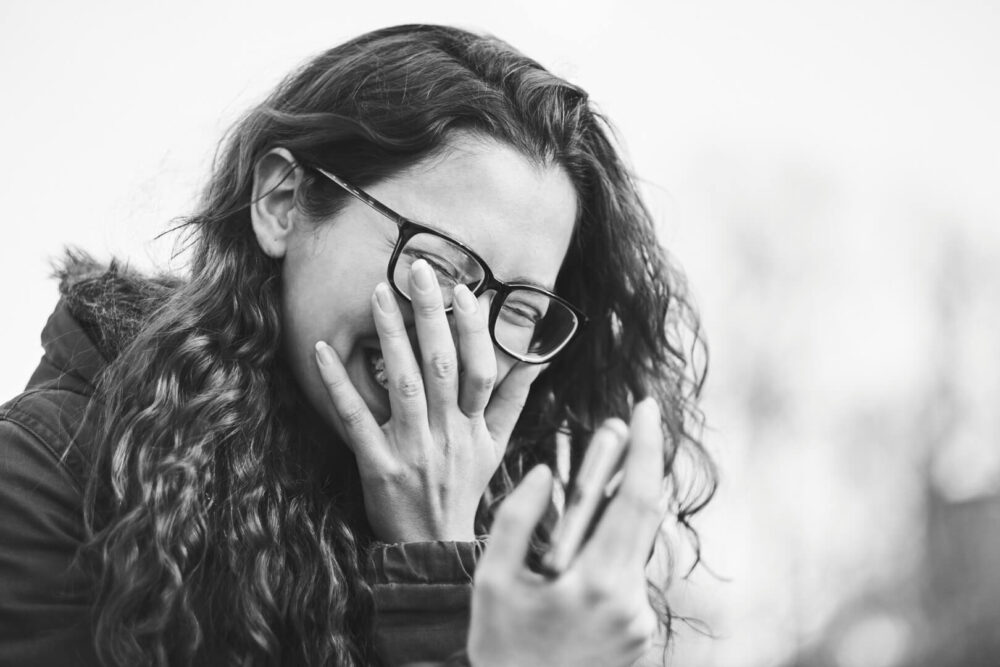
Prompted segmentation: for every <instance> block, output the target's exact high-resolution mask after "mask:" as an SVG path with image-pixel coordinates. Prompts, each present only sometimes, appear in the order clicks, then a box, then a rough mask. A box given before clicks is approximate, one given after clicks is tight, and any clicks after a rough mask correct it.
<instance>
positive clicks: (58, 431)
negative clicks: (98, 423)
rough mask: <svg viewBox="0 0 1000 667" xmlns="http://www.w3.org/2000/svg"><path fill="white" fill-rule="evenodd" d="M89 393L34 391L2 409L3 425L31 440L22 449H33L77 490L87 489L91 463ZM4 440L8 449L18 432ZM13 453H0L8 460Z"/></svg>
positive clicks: (61, 389) (51, 389)
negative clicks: (88, 418)
mask: <svg viewBox="0 0 1000 667" xmlns="http://www.w3.org/2000/svg"><path fill="white" fill-rule="evenodd" d="M90 398H91V397H90V396H89V394H88V393H86V392H83V391H80V390H75V389H69V388H65V387H52V386H48V387H41V388H37V389H31V390H28V391H26V392H24V393H23V394H21V395H19V396H17V397H15V398H14V399H12V400H10V401H8V402H7V403H5V404H4V405H2V406H0V423H2V422H7V423H8V424H10V426H11V427H12V428H13V429H16V431H20V432H21V433H22V434H23V435H24V436H27V440H26V441H24V442H23V443H22V444H21V445H20V446H21V448H24V447H33V448H35V449H37V450H38V451H37V452H36V453H35V455H37V456H40V457H42V458H43V460H46V461H48V462H49V463H50V464H51V466H52V469H53V471H58V472H59V473H60V474H61V475H62V476H63V477H64V478H65V481H66V482H68V483H69V484H70V485H71V486H72V487H73V488H74V489H75V490H76V491H78V492H80V493H82V492H83V488H84V486H86V479H87V474H88V473H87V471H88V470H89V467H90V461H91V449H92V446H91V439H92V435H93V434H92V433H91V430H90V429H89V428H88V425H87V412H88V409H89V407H90V404H91V402H90ZM5 431H6V432H7V433H8V437H6V438H4V439H3V440H2V441H0V447H2V448H3V449H4V450H7V449H8V448H9V447H12V446H13V445H12V444H11V443H10V442H9V440H10V435H9V434H11V433H13V432H14V431H11V430H10V429H5ZM9 454H12V452H10V451H3V452H0V457H3V458H6V457H7V455H9Z"/></svg>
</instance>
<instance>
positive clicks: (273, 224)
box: [250, 148, 302, 258]
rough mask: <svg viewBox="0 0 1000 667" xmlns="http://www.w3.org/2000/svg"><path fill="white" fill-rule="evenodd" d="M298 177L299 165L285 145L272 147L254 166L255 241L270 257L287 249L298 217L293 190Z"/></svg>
mask: <svg viewBox="0 0 1000 667" xmlns="http://www.w3.org/2000/svg"><path fill="white" fill-rule="evenodd" d="M301 178H302V169H301V167H299V166H298V165H297V163H296V161H295V157H294V156H293V155H292V154H291V153H290V152H289V151H288V150H287V149H285V148H273V149H271V150H270V151H268V152H267V153H266V154H265V155H264V156H263V157H262V158H260V159H259V160H257V164H256V165H255V166H254V173H253V191H252V194H251V200H250V220H251V221H252V223H253V231H254V234H255V235H256V236H257V243H258V244H260V247H261V250H263V251H264V254H265V255H268V256H269V257H275V258H280V257H284V256H285V252H286V251H287V249H288V241H289V234H290V233H291V231H292V228H293V226H294V223H295V220H296V218H297V211H296V209H295V190H296V189H297V188H298V187H299V182H300V181H301Z"/></svg>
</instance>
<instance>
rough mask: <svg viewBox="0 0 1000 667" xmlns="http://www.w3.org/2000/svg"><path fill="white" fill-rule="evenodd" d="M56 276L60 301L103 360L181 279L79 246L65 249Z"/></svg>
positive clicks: (128, 338) (133, 333) (132, 333)
mask: <svg viewBox="0 0 1000 667" xmlns="http://www.w3.org/2000/svg"><path fill="white" fill-rule="evenodd" d="M55 277H56V278H58V280H59V294H60V295H61V296H62V303H63V305H64V306H65V307H66V309H67V310H68V311H69V314H70V315H72V316H73V318H74V319H75V320H76V321H77V322H78V323H79V324H80V326H81V328H82V329H83V330H84V331H85V332H86V333H87V336H88V337H89V338H90V339H91V340H92V341H93V343H94V346H95V347H96V348H97V350H98V352H100V353H101V355H102V356H103V357H104V358H105V359H107V360H111V359H114V358H115V357H117V356H118V353H119V352H121V350H122V349H124V348H125V347H126V346H127V345H128V344H129V343H130V342H131V341H132V340H133V339H134V338H135V336H136V334H137V333H138V332H139V329H140V328H141V327H142V325H143V323H144V322H145V321H146V320H147V319H148V318H149V316H150V314H151V313H152V312H153V311H155V310H156V308H158V307H159V305H160V304H161V303H163V301H164V300H165V299H166V298H167V297H168V296H169V295H170V293H171V292H172V291H173V290H174V289H176V287H177V286H178V285H179V284H180V282H181V281H180V279H178V278H177V277H174V276H170V275H167V274H159V275H156V276H147V275H144V274H142V273H140V272H138V271H136V270H135V269H132V268H131V267H129V266H128V264H124V265H122V264H121V263H120V262H118V261H117V260H111V262H110V263H109V264H102V263H101V262H98V261H97V260H95V259H94V258H92V257H91V256H90V255H88V254H86V253H84V252H81V251H78V250H67V251H66V255H65V256H64V257H63V258H62V259H61V260H60V261H59V262H57V264H56V267H55Z"/></svg>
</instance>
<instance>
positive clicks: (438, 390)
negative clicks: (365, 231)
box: [410, 259, 458, 420]
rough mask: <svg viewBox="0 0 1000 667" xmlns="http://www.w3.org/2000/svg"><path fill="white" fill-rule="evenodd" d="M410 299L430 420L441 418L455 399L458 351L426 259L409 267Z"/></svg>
mask: <svg viewBox="0 0 1000 667" xmlns="http://www.w3.org/2000/svg"><path fill="white" fill-rule="evenodd" d="M410 301H411V302H412V304H413V315H414V324H415V325H416V327H417V340H418V341H419V342H420V356H421V367H422V368H423V375H424V384H425V385H426V391H427V408H428V413H429V416H430V417H431V419H432V420H437V419H441V418H444V417H445V416H446V415H447V411H448V410H449V409H451V408H452V406H454V405H455V402H456V401H457V400H458V353H457V352H456V351H455V342H454V341H453V340H452V338H451V326H450V325H449V324H448V316H447V315H446V314H445V311H444V302H443V300H442V297H441V287H440V286H439V285H438V280H437V276H436V275H435V274H434V271H433V269H431V266H430V264H428V263H427V261H426V260H423V259H418V260H417V261H415V262H414V263H413V266H412V267H410Z"/></svg>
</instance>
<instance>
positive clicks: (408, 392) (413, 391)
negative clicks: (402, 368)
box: [393, 373, 424, 398]
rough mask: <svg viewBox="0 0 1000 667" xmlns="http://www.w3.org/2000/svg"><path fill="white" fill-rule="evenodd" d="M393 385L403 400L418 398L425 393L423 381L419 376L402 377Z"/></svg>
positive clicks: (406, 375)
mask: <svg viewBox="0 0 1000 667" xmlns="http://www.w3.org/2000/svg"><path fill="white" fill-rule="evenodd" d="M393 384H394V385H395V387H396V391H397V392H399V395H400V396H402V397H403V398H417V397H418V396H420V395H421V394H423V391H424V383H423V380H422V379H421V378H420V376H419V375H416V374H413V373H404V374H403V375H400V376H399V377H397V378H396V380H395V382H394V383H393Z"/></svg>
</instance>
